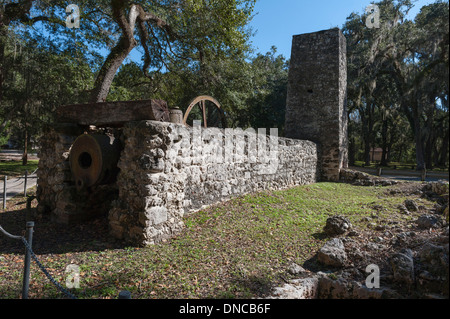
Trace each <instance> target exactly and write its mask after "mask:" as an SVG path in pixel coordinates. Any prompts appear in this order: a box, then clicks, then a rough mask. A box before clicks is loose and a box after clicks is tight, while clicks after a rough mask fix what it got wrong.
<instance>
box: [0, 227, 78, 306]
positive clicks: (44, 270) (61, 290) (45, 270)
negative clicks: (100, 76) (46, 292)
mask: <svg viewBox="0 0 450 319" xmlns="http://www.w3.org/2000/svg"><path fill="white" fill-rule="evenodd" d="M0 231H1V232H2V233H3V234H5V235H6V236H7V237H9V238H12V239H20V240H22V243H23V244H24V245H25V248H26V249H27V250H28V252H29V253H30V256H31V258H33V260H34V262H35V263H36V265H37V266H38V267H39V269H41V271H42V272H43V273H44V275H45V276H46V277H47V278H48V279H49V280H50V282H51V283H52V284H53V285H55V287H56V288H57V289H58V290H59V291H60V292H62V293H63V294H65V295H66V296H67V297H69V298H70V299H77V297H75V296H74V295H73V294H71V293H70V292H69V291H68V290H67V289H65V288H64V287H63V286H61V285H60V284H59V283H58V282H57V281H56V280H55V279H54V278H53V277H52V276H51V275H50V273H49V272H48V271H47V269H45V267H44V266H43V265H42V264H41V262H40V261H39V259H38V258H37V256H36V255H35V253H34V252H33V250H32V249H31V247H30V245H29V243H28V241H27V240H26V239H25V237H24V236H14V235H11V234H10V233H8V232H7V231H6V230H4V229H3V228H2V226H0Z"/></svg>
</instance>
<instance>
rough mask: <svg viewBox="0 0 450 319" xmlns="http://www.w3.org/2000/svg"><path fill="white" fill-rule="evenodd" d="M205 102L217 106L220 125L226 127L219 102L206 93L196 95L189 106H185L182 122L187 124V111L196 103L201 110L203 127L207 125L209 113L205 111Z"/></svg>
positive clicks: (206, 108)
mask: <svg viewBox="0 0 450 319" xmlns="http://www.w3.org/2000/svg"><path fill="white" fill-rule="evenodd" d="M207 102H208V103H211V104H213V107H215V108H217V111H218V114H219V116H220V122H221V125H222V127H223V128H225V127H226V121H225V115H224V113H223V110H222V108H221V107H220V104H219V102H218V101H217V100H216V99H215V98H213V97H211V96H208V95H201V96H198V97H196V98H195V99H194V100H193V101H192V102H191V104H189V107H188V108H187V110H186V113H185V114H184V118H183V124H184V125H188V124H187V120H188V116H189V113H190V112H191V110H192V109H193V108H194V106H196V105H198V107H199V108H200V110H201V112H202V118H203V121H202V122H203V127H205V128H206V127H208V123H207V118H208V115H209V114H208V112H207V110H208V107H207V104H206V103H207Z"/></svg>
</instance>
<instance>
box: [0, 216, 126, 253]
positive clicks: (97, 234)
mask: <svg viewBox="0 0 450 319" xmlns="http://www.w3.org/2000/svg"><path fill="white" fill-rule="evenodd" d="M27 221H34V224H35V225H34V233H33V243H32V248H33V251H34V252H35V253H36V254H62V253H67V252H83V251H102V250H107V249H120V248H125V247H127V246H129V245H125V244H124V243H123V242H121V241H118V240H115V239H113V238H111V236H110V235H109V229H108V219H107V217H106V216H103V217H98V218H96V219H93V220H91V221H88V222H83V223H77V224H76V225H64V224H58V223H55V222H52V221H50V220H48V219H46V218H39V219H38V218H36V209H35V208H32V209H31V210H30V211H29V212H28V211H27V210H26V209H20V210H14V211H6V212H2V213H0V225H1V226H2V227H3V229H4V230H5V231H7V232H8V233H10V234H12V235H15V236H25V231H26V222H27ZM24 250H25V247H24V244H23V243H22V241H21V240H17V239H11V238H9V237H7V236H5V235H4V234H3V233H0V253H1V254H23V253H24Z"/></svg>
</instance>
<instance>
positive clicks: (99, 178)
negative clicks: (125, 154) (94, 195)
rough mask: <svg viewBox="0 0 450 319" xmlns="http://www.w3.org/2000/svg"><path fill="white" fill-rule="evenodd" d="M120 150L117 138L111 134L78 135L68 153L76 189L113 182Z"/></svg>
mask: <svg viewBox="0 0 450 319" xmlns="http://www.w3.org/2000/svg"><path fill="white" fill-rule="evenodd" d="M120 150H121V149H120V143H119V141H118V139H115V138H114V137H112V136H109V135H104V134H83V135H80V136H79V137H78V138H77V139H76V140H75V142H74V143H73V145H72V148H71V149H70V153H69V163H70V170H71V172H72V176H73V177H74V179H75V185H76V187H77V189H78V190H81V189H84V188H87V187H91V186H94V185H101V184H108V183H110V182H113V181H114V180H115V178H116V175H117V172H118V168H117V162H118V160H119V157H120Z"/></svg>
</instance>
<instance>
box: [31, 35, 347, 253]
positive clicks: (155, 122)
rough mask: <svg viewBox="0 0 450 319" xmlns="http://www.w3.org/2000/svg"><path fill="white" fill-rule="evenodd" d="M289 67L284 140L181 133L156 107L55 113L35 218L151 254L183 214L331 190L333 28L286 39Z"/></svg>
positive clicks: (337, 144) (339, 125)
mask: <svg viewBox="0 0 450 319" xmlns="http://www.w3.org/2000/svg"><path fill="white" fill-rule="evenodd" d="M290 63H291V65H290V71H289V85H288V98H287V110H286V125H285V129H286V137H278V136H277V135H276V134H270V135H267V134H260V132H258V133H256V131H253V130H245V131H242V130H237V129H236V130H227V129H218V128H200V127H199V126H196V125H194V126H193V127H189V126H186V125H184V124H182V123H180V118H181V116H180V114H179V112H180V111H179V110H172V109H170V108H169V107H168V106H167V104H166V102H164V101H161V100H150V101H132V102H105V103H95V104H91V105H89V104H87V105H69V106H62V107H60V108H59V109H58V111H57V118H58V124H56V125H54V126H53V127H51V128H49V129H48V131H47V132H46V134H45V135H44V136H43V138H42V139H41V148H40V153H39V158H40V161H39V170H38V189H37V198H38V208H37V209H38V213H39V214H41V215H47V216H50V217H51V218H53V219H54V220H55V221H56V222H60V223H68V224H70V223H76V222H79V221H83V220H88V219H91V218H94V217H97V216H99V215H101V216H105V215H106V216H108V222H109V229H110V234H111V236H113V237H115V238H118V239H122V240H124V241H127V242H129V243H131V244H135V245H149V244H154V243H158V242H161V241H164V240H166V239H168V238H171V237H173V236H174V235H176V234H178V233H179V232H180V231H181V230H182V229H183V227H184V223H183V216H184V215H185V214H188V213H190V212H193V211H196V210H199V209H201V208H203V207H205V206H208V205H211V204H214V203H218V202H220V201H223V200H227V199H230V198H232V197H234V196H238V195H242V194H246V193H250V192H255V191H260V190H264V189H283V188H288V187H292V186H296V185H302V184H311V183H315V182H317V181H319V180H330V181H338V180H339V172H340V170H341V169H342V168H345V167H346V165H347V123H346V121H347V114H346V42H345V38H344V36H343V35H342V33H341V31H340V30H339V29H337V28H336V29H331V30H325V31H320V32H316V33H310V34H303V35H298V36H294V38H293V45H292V57H291V62H290ZM224 145H225V146H229V147H224ZM230 150H231V151H230ZM253 151H256V153H255V152H253ZM261 154H262V155H264V154H265V156H260V155H261ZM211 155H214V156H211Z"/></svg>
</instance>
